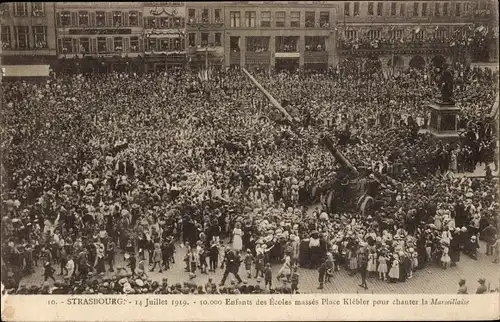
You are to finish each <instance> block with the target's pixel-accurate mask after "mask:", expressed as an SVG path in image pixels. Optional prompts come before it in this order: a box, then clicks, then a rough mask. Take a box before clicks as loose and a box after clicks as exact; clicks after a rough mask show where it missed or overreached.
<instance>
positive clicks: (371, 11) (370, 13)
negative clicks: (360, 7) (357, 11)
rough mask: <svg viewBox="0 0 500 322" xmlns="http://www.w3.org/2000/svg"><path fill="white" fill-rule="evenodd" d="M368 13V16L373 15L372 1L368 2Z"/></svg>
mask: <svg viewBox="0 0 500 322" xmlns="http://www.w3.org/2000/svg"><path fill="white" fill-rule="evenodd" d="M368 15H369V16H373V15H374V12H373V2H368Z"/></svg>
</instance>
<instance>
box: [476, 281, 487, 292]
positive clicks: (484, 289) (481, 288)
mask: <svg viewBox="0 0 500 322" xmlns="http://www.w3.org/2000/svg"><path fill="white" fill-rule="evenodd" d="M477 282H478V283H479V286H478V287H477V290H476V294H484V293H486V292H487V291H488V288H487V287H486V279H484V278H480V279H479V280H478V281H477Z"/></svg>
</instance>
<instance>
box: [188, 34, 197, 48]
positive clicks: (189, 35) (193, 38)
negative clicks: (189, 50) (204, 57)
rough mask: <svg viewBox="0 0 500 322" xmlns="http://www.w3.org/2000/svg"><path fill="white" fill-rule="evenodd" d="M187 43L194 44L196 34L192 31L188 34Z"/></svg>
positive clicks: (191, 45)
mask: <svg viewBox="0 0 500 322" xmlns="http://www.w3.org/2000/svg"><path fill="white" fill-rule="evenodd" d="M188 45H189V47H194V46H196V34H195V33H194V32H190V33H189V34H188Z"/></svg>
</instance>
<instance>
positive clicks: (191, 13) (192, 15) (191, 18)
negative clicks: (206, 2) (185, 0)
mask: <svg viewBox="0 0 500 322" xmlns="http://www.w3.org/2000/svg"><path fill="white" fill-rule="evenodd" d="M188 21H189V23H195V21H196V9H188Z"/></svg>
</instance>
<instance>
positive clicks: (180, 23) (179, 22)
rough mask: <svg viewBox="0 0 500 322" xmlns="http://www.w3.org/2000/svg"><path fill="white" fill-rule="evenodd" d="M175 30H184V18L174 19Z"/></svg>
mask: <svg viewBox="0 0 500 322" xmlns="http://www.w3.org/2000/svg"><path fill="white" fill-rule="evenodd" d="M173 25H174V28H184V18H182V17H174V23H173Z"/></svg>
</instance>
